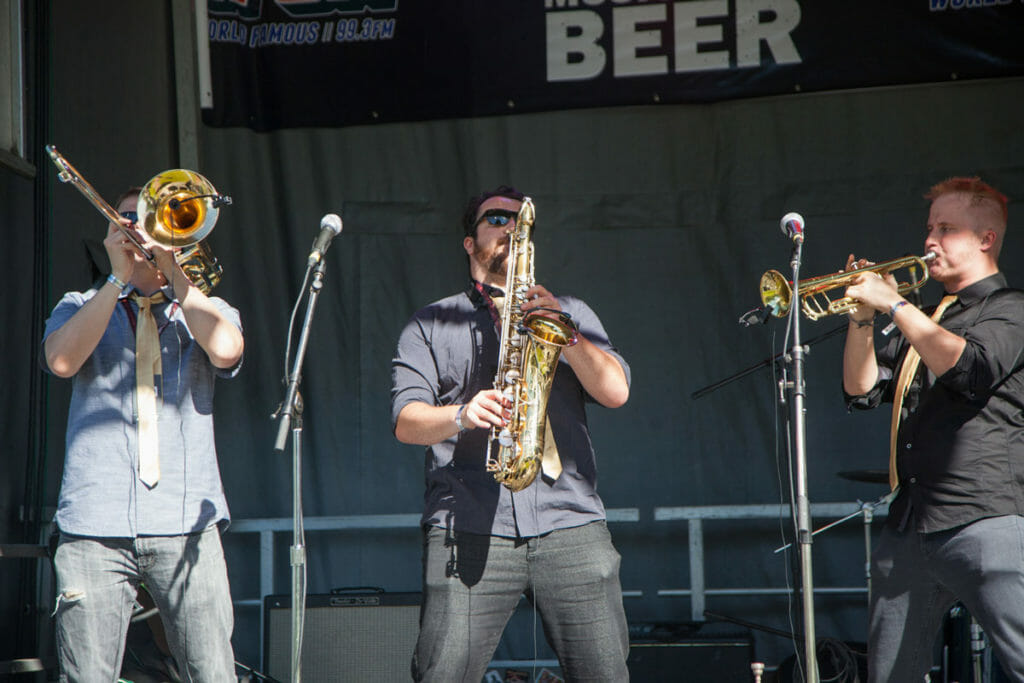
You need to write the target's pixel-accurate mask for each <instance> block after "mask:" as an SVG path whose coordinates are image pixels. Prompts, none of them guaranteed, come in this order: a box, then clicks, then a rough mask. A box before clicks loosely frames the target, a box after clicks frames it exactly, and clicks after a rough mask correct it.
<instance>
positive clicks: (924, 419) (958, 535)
mask: <svg viewBox="0 0 1024 683" xmlns="http://www.w3.org/2000/svg"><path fill="white" fill-rule="evenodd" d="M925 196H926V198H927V199H929V200H930V201H931V208H930V211H929V214H928V223H927V226H926V230H925V240H924V248H925V251H926V252H934V254H935V258H934V259H933V260H932V262H931V264H930V266H929V271H930V276H931V278H933V279H935V280H937V281H938V282H940V283H942V285H943V287H944V288H945V293H944V294H945V295H944V296H943V300H942V302H941V303H940V304H939V306H937V307H936V308H934V309H928V310H920V309H918V308H917V307H916V306H914V305H913V304H911V303H909V302H908V301H907V300H906V299H905V298H903V297H902V296H901V295H900V294H899V293H898V292H897V290H896V288H895V282H894V280H893V279H892V277H891V276H888V277H881V276H879V275H878V274H877V273H875V272H865V273H863V274H862V275H860V276H859V277H858V278H856V279H855V280H854V281H853V284H852V285H851V286H849V287H848V288H847V294H848V295H849V296H851V297H853V298H854V299H856V300H857V301H858V302H859V304H858V306H857V308H856V310H855V311H853V312H852V313H850V315H849V326H848V331H847V337H846V346H845V349H844V358H843V389H844V392H845V394H846V400H847V403H848V405H849V406H850V407H853V408H874V407H877V406H878V405H880V404H881V403H883V402H890V401H891V402H893V406H894V407H893V415H892V425H891V435H890V437H891V454H890V456H891V458H890V460H891V461H890V484H891V485H892V486H893V487H894V491H895V498H894V499H893V500H892V502H891V504H890V507H889V514H888V518H887V520H886V525H885V528H884V530H883V531H882V535H881V538H880V541H879V543H878V544H877V545H876V549H875V552H874V555H873V557H872V563H871V581H872V584H871V585H872V595H871V607H870V620H869V632H868V660H869V661H868V671H869V680H870V681H874V682H879V683H881V682H887V681H888V682H897V683H899V682H902V681H922V680H924V678H925V675H926V673H927V671H928V670H929V668H930V665H931V663H932V654H933V648H934V644H935V638H936V634H937V632H938V630H939V626H940V624H941V621H942V618H943V615H944V614H945V613H946V611H947V610H948V609H949V608H950V607H951V606H952V605H953V603H954V602H955V601H958V600H959V601H960V602H962V603H963V605H964V606H965V607H966V608H967V610H968V611H969V612H970V613H971V615H972V616H973V617H974V618H975V619H976V620H977V621H978V623H979V624H980V625H981V627H982V628H983V629H984V631H985V633H986V634H987V636H988V638H989V640H990V642H991V644H992V647H993V648H994V651H995V654H996V656H997V658H998V659H999V661H1000V663H1001V664H1002V666H1003V668H1004V669H1005V671H1006V672H1007V673H1008V674H1009V675H1010V677H1011V680H1014V681H1024V516H1022V515H1024V292H1021V291H1020V290H1016V289H1010V288H1009V287H1008V286H1007V280H1006V277H1005V276H1004V275H1003V274H1002V273H1001V272H1000V270H999V265H998V261H999V252H1000V248H1001V247H1002V244H1003V237H1004V235H1005V234H1006V224H1007V200H1006V197H1005V196H1004V195H1003V194H1002V193H1001V192H999V191H998V190H996V189H995V188H993V187H992V186H990V185H988V184H987V183H985V182H983V181H981V180H980V179H978V178H950V179H948V180H945V181H943V182H940V183H938V184H937V185H935V186H934V187H932V188H931V190H930V191H929V192H928V194H927V195H925ZM866 265H869V264H868V263H867V262H866V261H864V260H862V259H861V260H858V259H855V258H854V256H852V255H851V256H850V257H849V259H848V261H847V270H850V269H854V268H858V267H864V266H866ZM878 314H882V316H883V319H887V320H888V321H891V323H892V325H894V326H895V330H898V333H896V334H893V335H892V337H891V338H890V339H888V341H887V342H886V343H885V344H884V346H882V347H881V348H880V349H879V350H878V351H877V352H876V350H875V343H874V342H875V336H874V334H873V331H874V328H873V324H874V321H875V319H876V317H877V316H878Z"/></svg>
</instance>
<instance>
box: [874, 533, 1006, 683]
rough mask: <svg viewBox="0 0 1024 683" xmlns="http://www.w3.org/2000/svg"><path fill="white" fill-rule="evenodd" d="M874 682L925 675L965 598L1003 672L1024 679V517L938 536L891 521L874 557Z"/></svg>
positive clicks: (908, 681) (908, 682) (906, 682)
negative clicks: (949, 618) (950, 616)
mask: <svg viewBox="0 0 1024 683" xmlns="http://www.w3.org/2000/svg"><path fill="white" fill-rule="evenodd" d="M871 585H872V595H871V615H870V625H869V629H868V680H869V681H870V682H871V683H912V682H917V681H922V680H924V677H925V674H926V673H927V672H928V669H929V668H930V666H931V664H932V656H933V653H934V646H935V638H936V635H937V633H938V630H939V627H940V626H941V624H942V619H943V617H944V615H945V614H946V612H947V611H948V610H949V609H950V608H951V607H952V606H953V604H954V603H955V602H956V601H957V600H959V601H960V602H962V603H963V605H964V607H966V608H967V611H968V612H970V614H971V616H973V617H974V618H975V619H976V620H977V621H978V624H979V625H980V626H981V628H982V629H983V630H984V631H985V635H986V636H987V637H988V639H989V641H990V642H991V643H992V648H993V650H994V652H995V655H996V657H997V658H998V659H999V663H1000V665H1001V666H1002V668H1003V670H1004V671H1005V672H1006V674H1007V675H1008V676H1009V677H1010V680H1013V681H1024V517H1020V516H1016V515H1009V516H1005V517H991V518H988V519H982V520H979V521H977V522H973V523H971V524H968V525H966V526H962V527H957V528H955V529H950V530H948V531H940V532H936V533H932V534H921V533H917V532H914V531H903V532H897V531H894V530H892V529H890V528H889V527H886V528H885V529H884V531H883V532H882V535H881V538H880V540H879V543H878V546H877V548H876V549H875V552H874V553H873V556H872V559H871Z"/></svg>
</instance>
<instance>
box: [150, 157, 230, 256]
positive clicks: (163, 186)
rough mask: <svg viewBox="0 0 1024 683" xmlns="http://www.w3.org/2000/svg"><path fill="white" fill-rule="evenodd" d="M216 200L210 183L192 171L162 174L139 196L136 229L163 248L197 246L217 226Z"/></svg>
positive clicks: (151, 181)
mask: <svg viewBox="0 0 1024 683" xmlns="http://www.w3.org/2000/svg"><path fill="white" fill-rule="evenodd" d="M219 197H220V195H218V194H217V190H216V188H214V187H213V183H211V182H210V181H209V180H207V179H206V178H204V177H203V176H201V175H200V174H198V173H196V172H195V171H188V170H185V169H181V168H176V169H171V170H169V171H164V172H163V173H160V174H158V175H157V176H155V177H153V178H152V179H151V180H150V181H149V182H148V183H146V185H145V186H144V187H143V188H142V192H141V193H139V206H138V209H137V212H138V214H139V226H140V227H141V228H142V230H143V232H145V233H146V234H147V235H149V236H150V238H151V239H152V240H153V241H155V242H158V243H160V244H162V245H164V246H166V247H185V246H189V245H192V244H196V243H198V242H200V241H202V240H203V238H205V237H206V236H207V235H208V234H210V231H211V230H213V226H214V225H215V224H216V223H217V215H218V213H219V212H220V210H219V209H218V208H217V203H216V201H215V200H216V199H218V198H219Z"/></svg>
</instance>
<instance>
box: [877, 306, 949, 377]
mask: <svg viewBox="0 0 1024 683" xmlns="http://www.w3.org/2000/svg"><path fill="white" fill-rule="evenodd" d="M893 322H895V323H896V325H897V326H898V327H899V328H900V332H902V333H903V336H904V337H905V338H906V339H907V341H908V342H910V345H911V346H913V347H914V349H915V350H916V351H917V352H918V353H919V354H920V355H921V362H922V363H924V364H925V365H926V366H927V367H928V369H929V370H931V371H932V373H934V374H935V375H936V376H937V377H939V376H942V375H944V374H945V373H946V372H947V371H948V370H950V369H951V368H952V367H953V366H954V365H956V363H957V361H958V360H960V356H961V355H962V354H963V352H964V348H965V347H966V346H967V340H965V339H964V338H963V337H960V336H958V335H956V334H953V333H952V332H950V331H949V330H947V329H944V328H943V327H941V326H940V325H939V324H938V323H936V322H934V321H933V320H932V319H931V318H930V317H928V316H927V315H925V314H924V313H923V312H922V311H921V310H920V309H919V308H916V307H915V306H911V305H909V304H908V305H906V306H900V307H899V308H897V309H896V310H895V311H894V313H893Z"/></svg>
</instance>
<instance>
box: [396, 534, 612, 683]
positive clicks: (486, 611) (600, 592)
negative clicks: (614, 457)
mask: <svg viewBox="0 0 1024 683" xmlns="http://www.w3.org/2000/svg"><path fill="white" fill-rule="evenodd" d="M619 562H620V557H619V554H618V552H617V551H616V550H615V548H614V547H613V546H612V543H611V536H610V534H609V533H608V527H607V525H606V524H605V523H604V522H603V521H601V522H593V523H590V524H586V525H584V526H580V527H575V528H571V529H560V530H557V531H553V532H551V533H548V534H545V535H543V536H539V537H534V538H528V539H521V538H519V539H514V538H501V537H496V536H480V535H475V534H461V533H457V532H451V531H448V530H445V529H440V528H436V527H430V528H428V529H427V530H426V534H425V539H424V557H423V574H424V575H423V586H424V601H423V607H422V611H421V613H420V634H419V640H418V641H417V643H416V652H415V654H414V657H413V665H412V669H413V680H415V681H431V682H436V683H454V682H456V681H464V682H467V683H470V682H471V683H480V680H481V679H482V678H483V675H484V673H485V672H486V669H487V664H488V663H489V662H490V661H491V658H492V656H493V655H494V650H495V648H497V646H498V640H499V639H500V638H501V634H502V631H504V629H505V625H506V624H507V623H508V620H509V618H510V617H511V615H512V612H513V611H514V609H515V607H516V603H518V602H519V598H520V596H522V595H523V594H525V595H526V597H527V598H528V599H529V600H530V601H531V602H532V603H533V605H534V607H535V608H536V610H537V612H538V613H539V614H540V618H541V622H542V624H543V626H544V633H545V635H546V636H547V639H548V642H549V643H550V644H551V647H552V649H554V651H555V653H556V654H557V655H558V661H559V663H560V664H561V667H562V674H563V676H564V678H565V680H566V681H607V682H609V683H611V682H615V683H622V682H623V681H628V680H629V672H628V670H627V669H626V656H627V655H628V653H629V632H628V627H627V624H626V614H625V610H624V609H623V606H622V590H621V587H620V586H619Z"/></svg>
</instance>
